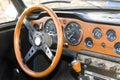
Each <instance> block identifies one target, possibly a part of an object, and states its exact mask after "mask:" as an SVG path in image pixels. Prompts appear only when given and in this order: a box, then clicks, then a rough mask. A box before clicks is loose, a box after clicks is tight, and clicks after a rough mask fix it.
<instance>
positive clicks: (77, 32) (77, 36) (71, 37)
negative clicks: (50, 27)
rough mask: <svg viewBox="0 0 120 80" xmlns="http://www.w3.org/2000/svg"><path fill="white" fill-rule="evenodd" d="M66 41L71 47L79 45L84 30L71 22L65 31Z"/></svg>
mask: <svg viewBox="0 0 120 80" xmlns="http://www.w3.org/2000/svg"><path fill="white" fill-rule="evenodd" d="M64 32H65V33H64V34H65V38H66V41H67V42H68V44H70V45H78V44H79V43H80V41H81V39H82V29H81V27H80V25H79V24H78V23H76V22H70V23H69V24H68V25H67V26H66V27H65V29H64Z"/></svg>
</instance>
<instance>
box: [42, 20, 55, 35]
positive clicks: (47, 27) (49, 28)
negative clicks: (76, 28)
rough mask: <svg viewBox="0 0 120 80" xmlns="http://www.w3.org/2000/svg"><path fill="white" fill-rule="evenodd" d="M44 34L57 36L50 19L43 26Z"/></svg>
mask: <svg viewBox="0 0 120 80" xmlns="http://www.w3.org/2000/svg"><path fill="white" fill-rule="evenodd" d="M44 32H45V33H49V34H57V30H56V27H55V24H54V22H53V20H52V19H49V20H48V21H47V22H46V23H45V26H44Z"/></svg>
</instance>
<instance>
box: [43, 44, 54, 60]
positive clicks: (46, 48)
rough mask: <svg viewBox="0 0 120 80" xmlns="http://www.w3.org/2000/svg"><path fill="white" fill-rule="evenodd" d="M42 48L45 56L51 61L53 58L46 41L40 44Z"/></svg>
mask: <svg viewBox="0 0 120 80" xmlns="http://www.w3.org/2000/svg"><path fill="white" fill-rule="evenodd" d="M42 50H43V52H44V53H45V54H46V56H47V57H48V58H49V59H50V60H51V61H52V60H53V58H54V55H53V54H52V52H51V50H50V48H49V47H48V45H47V44H46V43H44V44H43V45H42Z"/></svg>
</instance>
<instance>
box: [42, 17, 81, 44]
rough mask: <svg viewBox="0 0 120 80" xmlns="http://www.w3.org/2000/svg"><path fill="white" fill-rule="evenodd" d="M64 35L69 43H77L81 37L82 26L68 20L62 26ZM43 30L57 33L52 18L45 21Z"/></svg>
mask: <svg viewBox="0 0 120 80" xmlns="http://www.w3.org/2000/svg"><path fill="white" fill-rule="evenodd" d="M63 31H64V37H65V39H66V41H67V43H68V44H69V45H74V46H75V45H78V44H79V43H80V41H81V39H82V28H81V26H80V25H79V24H78V23H76V22H70V23H68V24H67V26H66V27H65V28H64V30H63ZM44 32H46V33H48V34H54V35H55V34H57V30H56V26H55V24H54V22H53V20H52V19H49V20H47V21H46V23H45V26H44Z"/></svg>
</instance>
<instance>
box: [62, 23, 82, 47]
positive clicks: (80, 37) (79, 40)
mask: <svg viewBox="0 0 120 80" xmlns="http://www.w3.org/2000/svg"><path fill="white" fill-rule="evenodd" d="M71 23H75V24H77V25H78V27H79V29H80V36H79V39H78V42H77V43H75V44H74V43H71V42H70V41H69V40H68V39H67V37H66V34H65V29H66V28H67V27H68V26H69V25H70V24H71ZM64 38H65V40H66V42H67V43H68V44H69V45H71V46H76V45H79V44H80V42H81V41H82V38H83V31H82V27H81V25H80V24H79V23H77V22H74V21H71V22H69V23H68V24H67V25H66V27H65V28H64Z"/></svg>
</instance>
